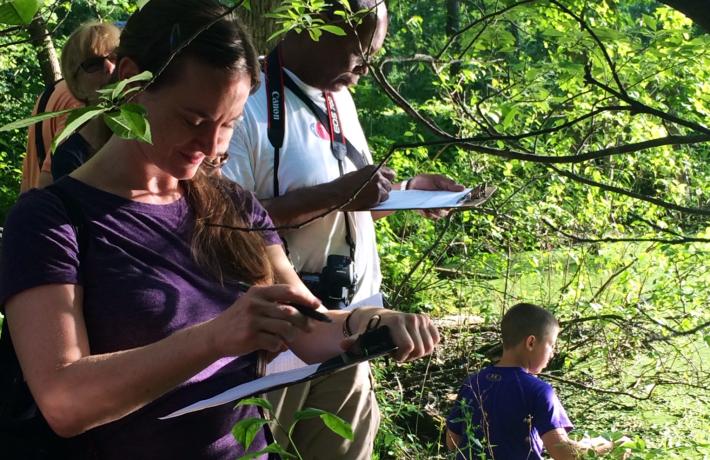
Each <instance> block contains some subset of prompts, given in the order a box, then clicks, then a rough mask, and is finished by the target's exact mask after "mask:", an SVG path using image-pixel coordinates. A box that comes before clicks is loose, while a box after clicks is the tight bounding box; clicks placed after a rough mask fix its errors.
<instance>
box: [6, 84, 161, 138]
mask: <svg viewBox="0 0 710 460" xmlns="http://www.w3.org/2000/svg"><path fill="white" fill-rule="evenodd" d="M152 78H153V74H152V73H151V72H148V71H145V72H141V73H139V74H138V75H134V76H133V77H131V78H127V79H125V80H121V81H120V82H117V83H112V84H110V85H107V86H106V87H105V88H102V89H101V90H99V94H100V97H99V102H98V103H97V104H96V105H91V106H86V107H81V108H78V109H71V110H62V111H60V112H49V113H44V114H40V115H35V116H32V117H29V118H26V119H24V120H18V121H15V122H12V123H9V124H7V125H5V126H2V127H0V132H3V131H10V130H13V129H19V128H24V127H27V126H31V125H33V124H34V123H37V122H38V121H41V120H46V119H48V118H52V117H55V116H58V115H62V114H68V116H67V122H66V125H65V126H64V129H62V130H61V131H60V132H59V133H57V136H56V137H55V138H54V140H53V141H52V147H51V151H52V152H54V151H55V150H56V149H57V146H59V144H61V143H62V142H64V141H65V140H66V139H67V138H68V137H69V136H71V135H72V134H74V132H76V131H77V130H78V129H79V128H81V127H82V126H83V125H84V124H86V123H87V122H88V121H90V120H92V119H93V118H95V117H98V116H103V119H104V121H105V122H106V125H107V126H108V127H109V128H110V129H111V131H113V133H114V134H116V135H117V136H119V137H121V138H123V139H136V140H139V141H141V142H146V143H152V137H151V134H150V125H149V123H148V118H147V113H146V111H145V108H144V107H143V106H141V105H138V104H132V103H122V101H124V100H125V99H126V98H127V97H128V96H129V95H132V94H134V93H135V92H136V91H140V89H141V87H140V86H131V85H135V84H136V83H140V82H143V81H150V80H151V79H152Z"/></svg>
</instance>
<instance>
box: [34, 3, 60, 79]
mask: <svg viewBox="0 0 710 460" xmlns="http://www.w3.org/2000/svg"><path fill="white" fill-rule="evenodd" d="M27 30H28V32H29V33H30V37H31V38H32V44H33V45H34V47H35V49H36V50H37V60H38V61H39V67H40V70H41V72H42V80H43V81H44V84H45V85H50V84H52V83H54V82H55V81H57V80H59V79H60V78H62V71H61V68H60V66H59V59H57V51H56V50H55V49H54V43H53V42H52V36H51V35H50V34H49V31H47V26H46V25H45V23H44V20H43V19H42V17H41V16H39V15H38V16H37V17H36V18H35V19H34V20H33V21H32V22H31V23H30V25H29V26H28V27H27Z"/></svg>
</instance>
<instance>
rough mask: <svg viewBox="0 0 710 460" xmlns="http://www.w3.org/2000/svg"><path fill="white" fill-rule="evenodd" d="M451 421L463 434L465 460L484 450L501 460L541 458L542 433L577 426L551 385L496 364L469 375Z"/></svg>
mask: <svg viewBox="0 0 710 460" xmlns="http://www.w3.org/2000/svg"><path fill="white" fill-rule="evenodd" d="M446 425H447V427H448V428H449V430H451V431H452V432H453V433H456V434H457V435H459V436H461V437H462V442H461V444H460V446H459V448H460V451H459V453H458V455H457V457H456V458H457V459H461V460H464V459H469V458H480V457H479V456H480V454H481V453H482V452H485V456H486V458H495V459H496V460H521V459H541V458H542V450H543V445H542V439H541V438H540V436H541V435H543V434H545V433H547V432H548V431H550V430H553V429H555V428H564V429H566V430H567V431H570V430H571V429H572V423H571V422H570V421H569V418H568V417H567V413H566V412H565V409H564V408H563V407H562V404H561V403H560V400H559V399H558V398H557V395H556V394H555V391H554V390H553V389H552V386H551V385H550V384H549V383H547V382H544V381H542V380H540V379H539V378H537V377H535V376H534V375H531V374H529V373H528V372H526V371H525V370H523V369H522V368H520V367H496V366H490V367H487V368H485V369H483V370H481V372H479V373H477V374H471V375H469V376H468V377H467V378H466V381H465V382H464V384H463V385H462V386H461V389H460V390H459V395H458V397H457V399H456V404H455V406H454V409H453V410H452V411H451V414H450V415H449V417H448V418H447V420H446ZM470 434H473V435H474V437H475V438H474V442H469V435H470ZM476 440H478V441H479V442H480V443H479V442H476ZM482 447H483V448H482Z"/></svg>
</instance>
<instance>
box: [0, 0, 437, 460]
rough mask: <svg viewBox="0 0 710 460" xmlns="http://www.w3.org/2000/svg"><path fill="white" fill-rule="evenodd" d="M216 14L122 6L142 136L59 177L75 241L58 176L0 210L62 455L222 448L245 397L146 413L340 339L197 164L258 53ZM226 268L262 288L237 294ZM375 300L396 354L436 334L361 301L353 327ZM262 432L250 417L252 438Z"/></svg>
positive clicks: (12, 287)
mask: <svg viewBox="0 0 710 460" xmlns="http://www.w3.org/2000/svg"><path fill="white" fill-rule="evenodd" d="M225 12H226V10H225V9H224V8H223V7H221V6H220V5H219V4H218V3H217V2H216V1H214V0H152V1H150V2H149V3H148V4H147V5H145V6H144V7H143V8H142V9H141V10H140V11H138V12H136V13H135V14H134V15H133V16H132V17H131V18H130V19H129V21H128V23H127V24H126V27H125V29H124V31H123V33H122V36H121V43H120V45H119V48H118V50H117V54H118V61H117V72H118V78H119V79H126V78H129V77H132V76H134V75H136V74H138V73H140V72H141V71H144V70H150V71H151V72H153V73H154V74H156V75H158V77H157V78H156V80H155V81H154V82H153V83H152V84H150V85H149V86H147V87H146V88H144V89H143V90H141V91H139V92H136V93H134V98H133V101H132V102H135V103H139V104H142V105H143V106H144V107H145V108H146V110H147V118H148V120H149V121H150V125H151V130H152V136H153V142H152V144H146V143H141V142H138V141H134V140H126V139H122V138H120V137H118V136H113V137H112V138H111V139H110V140H109V141H108V142H107V143H106V145H105V146H104V147H103V148H102V149H100V150H99V151H98V152H97V153H96V154H95V155H94V156H93V157H92V158H91V159H90V160H89V161H88V162H87V163H85V164H84V165H83V166H81V167H80V168H79V169H77V170H76V171H74V172H73V173H72V174H71V175H70V176H68V177H66V178H65V179H63V180H61V181H59V182H58V183H57V184H56V185H55V187H59V188H61V189H62V191H64V192H65V194H68V195H70V196H72V197H73V198H74V199H76V200H78V201H79V202H80V204H81V210H82V214H83V222H84V225H82V226H81V229H80V230H79V232H80V233H81V235H83V236H84V237H85V238H86V240H85V241H86V244H85V245H81V251H80V250H79V246H80V243H79V241H78V238H77V231H76V230H75V228H74V227H73V226H72V224H71V219H70V218H69V216H68V214H67V209H65V207H64V205H63V204H62V202H61V201H60V200H59V199H58V197H57V196H56V194H55V193H54V192H51V191H47V190H34V191H31V192H29V193H27V194H25V195H23V196H22V197H21V199H20V201H19V202H18V203H17V205H16V206H15V207H14V208H13V210H12V212H11V215H10V216H9V217H8V221H7V223H6V228H5V233H4V242H3V255H2V267H1V272H0V302H2V304H3V305H4V307H5V309H4V313H5V315H6V321H7V323H8V325H9V329H10V334H11V337H12V341H13V344H14V346H15V350H16V352H17V356H18V358H19V361H20V363H21V366H22V371H23V374H24V377H25V379H26V381H27V383H28V386H29V388H30V390H31V392H32V395H33V396H34V399H35V401H36V403H37V405H38V407H39V408H40V410H41V412H42V414H43V415H44V417H45V418H46V420H47V422H48V423H49V426H50V427H51V428H52V429H53V430H54V431H55V432H56V433H58V434H59V435H60V436H62V437H67V438H72V440H73V445H74V448H75V452H74V455H73V456H72V458H82V457H86V458H100V459H114V458H115V459H129V458H130V459H160V458H170V459H183V458H184V459H234V458H236V457H237V456H239V455H240V454H241V453H242V449H241V447H240V446H238V445H237V444H236V443H235V441H234V439H233V438H232V436H231V433H230V429H231V427H232V426H233V424H234V423H235V422H236V421H237V420H239V419H241V418H244V417H249V416H255V415H257V412H256V411H255V410H254V409H253V408H239V409H236V410H235V409H233V408H232V406H231V405H225V406H222V407H217V408H213V409H209V410H205V411H202V412H199V413H196V414H192V415H188V416H184V417H179V418H176V419H171V420H168V421H160V420H158V417H160V416H162V415H166V414H168V413H170V412H171V411H173V410H175V409H177V408H179V407H182V406H184V405H186V404H187V403H189V402H194V401H196V400H199V399H202V398H204V397H205V396H209V395H212V394H215V393H217V392H219V391H221V390H223V389H224V388H226V387H231V386H234V385H236V384H239V383H242V382H244V381H247V380H250V379H253V378H255V376H256V367H257V361H258V359H257V358H256V357H257V356H258V354H257V353H256V352H258V351H260V350H266V351H270V352H277V351H281V350H284V349H285V348H291V349H292V350H294V351H295V352H296V353H297V354H298V355H299V356H300V357H301V358H303V359H304V360H306V361H310V362H318V361H321V360H323V359H326V358H329V357H331V356H334V355H335V354H337V353H339V352H340V351H341V345H343V330H344V328H343V325H344V321H345V319H346V317H347V316H348V313H347V312H340V311H329V312H327V314H328V315H329V316H330V317H331V318H332V319H333V320H334V321H333V323H330V324H327V323H320V322H319V323H315V322H313V321H312V320H308V319H307V318H306V317H304V316H303V315H301V314H300V313H299V312H298V311H297V310H296V309H294V308H293V307H290V306H288V305H285V303H287V302H291V303H301V304H304V305H306V306H309V307H312V308H318V306H319V302H318V301H317V299H316V298H315V297H314V296H313V295H311V294H310V292H308V290H307V289H306V288H305V287H304V286H303V285H302V283H301V282H300V281H299V279H298V276H297V275H296V274H295V272H294V271H293V269H292V267H291V265H290V263H289V261H288V259H287V258H286V256H285V254H284V251H283V248H282V246H281V245H280V240H279V238H278V236H277V235H276V233H274V232H273V231H270V230H268V229H269V228H270V227H271V226H272V224H271V221H270V220H269V217H268V215H267V214H266V212H265V211H264V209H263V208H262V207H261V206H260V205H259V204H258V202H257V201H256V200H255V199H254V197H253V196H252V195H251V194H249V193H246V192H244V191H243V190H242V189H241V188H239V187H238V186H236V185H234V184H230V183H228V182H226V181H223V180H221V179H218V178H210V177H207V176H206V175H205V174H203V173H202V172H201V171H200V164H201V163H202V162H203V161H204V160H205V159H211V158H214V157H216V156H217V155H218V154H221V153H223V152H224V151H225V150H226V148H227V144H228V142H229V138H230V137H231V135H232V129H233V126H234V124H235V123H237V122H238V120H239V118H240V115H241V112H242V108H243V106H244V103H245V101H246V98H247V96H248V95H249V93H250V91H251V90H252V89H253V88H254V87H255V86H256V85H257V84H258V75H259V71H258V63H257V60H256V53H255V52H254V49H253V47H252V45H251V43H250V41H249V38H248V36H247V34H246V33H245V32H244V29H243V28H242V27H241V26H240V24H239V22H238V21H237V20H236V19H235V18H233V17H232V15H225V14H224V13H225ZM198 31H200V33H199V34H197V32H198ZM196 34H197V36H196V37H194V38H193V36H194V35H196ZM175 53H176V56H175V57H174V58H173V59H171V60H169V57H170V56H171V55H172V54H175ZM163 67H164V68H163ZM210 223H215V224H227V225H229V226H233V227H250V228H254V229H257V230H258V229H262V230H258V231H251V232H244V231H233V230H229V229H226V228H224V227H220V226H214V225H209V224H210ZM82 240H83V238H82ZM239 282H246V283H250V284H254V285H256V286H257V287H254V288H252V289H250V290H249V291H248V292H246V293H244V294H243V295H240V293H239V290H238V288H237V286H238V283H239ZM274 283H281V284H274ZM375 314H378V315H380V316H381V320H380V324H383V325H388V326H389V327H390V329H391V330H392V335H393V340H394V342H395V344H396V345H398V346H399V350H398V352H397V354H396V356H395V357H396V358H397V359H399V360H406V359H413V358H417V357H419V356H422V355H424V354H427V353H430V352H431V351H432V349H433V347H434V346H435V345H436V343H437V342H438V340H439V336H438V333H437V331H436V328H435V327H434V326H433V325H432V324H431V322H430V321H429V319H428V318H426V317H424V316H420V315H411V314H402V313H397V312H392V311H389V310H384V309H377V308H363V309H359V310H356V311H355V312H354V313H352V314H351V316H350V319H349V321H348V327H349V329H352V330H353V331H354V332H355V333H357V332H362V331H363V330H364V329H365V328H366V325H367V324H368V322H369V321H370V319H371V318H372V316H373V315H375ZM346 342H347V340H346ZM265 444H266V438H265V433H263V432H262V433H260V434H259V435H258V436H257V439H256V441H255V443H254V447H253V448H261V447H263V446H264V445H265Z"/></svg>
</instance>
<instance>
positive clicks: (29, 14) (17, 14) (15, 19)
mask: <svg viewBox="0 0 710 460" xmlns="http://www.w3.org/2000/svg"><path fill="white" fill-rule="evenodd" d="M43 3H44V2H43V1H42V0H14V1H2V2H0V24H10V25H19V24H29V23H30V22H32V18H34V15H35V14H36V13H37V11H38V10H39V8H40V7H41V6H42V4H43Z"/></svg>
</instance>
